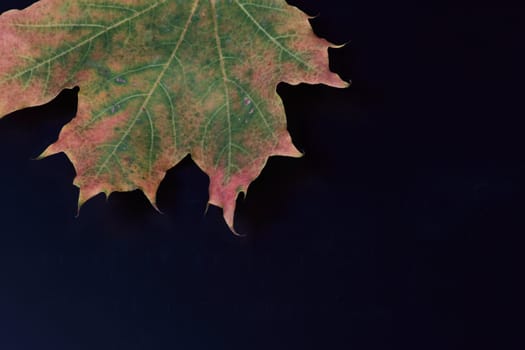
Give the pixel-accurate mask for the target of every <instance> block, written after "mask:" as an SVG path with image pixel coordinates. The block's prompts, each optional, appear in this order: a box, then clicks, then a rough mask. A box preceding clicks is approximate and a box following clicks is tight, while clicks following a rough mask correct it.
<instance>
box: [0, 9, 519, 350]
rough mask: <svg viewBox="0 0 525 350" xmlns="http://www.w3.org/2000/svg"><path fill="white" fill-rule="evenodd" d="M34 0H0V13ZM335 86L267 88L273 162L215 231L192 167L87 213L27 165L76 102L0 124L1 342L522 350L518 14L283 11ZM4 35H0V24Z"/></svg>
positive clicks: (62, 173) (66, 170) (39, 166)
mask: <svg viewBox="0 0 525 350" xmlns="http://www.w3.org/2000/svg"><path fill="white" fill-rule="evenodd" d="M30 3H31V1H5V0H4V1H2V4H1V5H0V12H1V11H4V10H6V9H9V8H14V7H23V6H26V5H28V4H30ZM293 4H296V5H299V6H300V7H301V8H302V9H304V10H306V11H307V12H308V13H310V14H312V15H313V14H317V13H321V14H322V15H321V16H320V17H318V18H316V19H314V20H312V25H313V27H314V29H315V31H316V32H317V33H318V34H319V35H321V36H323V37H326V38H328V39H329V40H331V41H333V42H336V43H343V42H347V41H349V40H351V42H350V43H349V44H348V45H347V46H346V47H344V48H342V49H339V50H332V51H331V53H330V55H331V67H332V70H334V71H336V72H338V73H340V74H341V75H342V77H343V78H345V79H352V81H353V85H352V87H351V88H350V89H347V90H336V89H331V88H327V87H323V86H306V85H301V86H297V87H291V86H288V85H285V84H282V85H280V86H279V87H278V92H279V93H280V95H281V96H282V98H283V100H284V104H285V107H286V110H287V116H288V120H289V129H290V131H291V134H292V136H293V139H294V141H295V143H296V145H297V146H298V147H299V149H301V150H302V151H304V152H305V153H306V156H305V157H304V158H302V159H287V158H275V159H271V160H270V161H269V164H268V166H267V167H266V169H265V170H264V172H263V174H262V175H261V176H260V178H258V179H257V180H256V181H255V182H254V183H253V185H252V186H251V187H250V190H249V193H248V197H247V198H246V199H245V200H243V199H240V200H239V201H238V210H237V216H236V218H237V227H238V229H239V230H240V231H242V232H243V233H245V234H246V235H247V237H245V238H238V237H235V236H233V235H232V234H230V233H229V232H228V229H227V228H226V227H225V225H224V223H223V221H222V218H221V212H220V210H218V209H216V208H213V207H212V208H210V210H209V211H208V213H207V214H204V211H205V205H206V200H207V186H208V179H207V177H206V175H204V174H203V173H202V172H200V171H199V169H198V168H197V167H196V166H195V165H194V164H193V163H192V162H191V160H189V159H186V160H185V161H183V162H182V163H181V164H179V165H177V166H176V167H175V168H174V169H172V170H171V171H169V173H168V175H167V177H166V179H165V180H164V182H163V183H162V185H161V187H160V189H159V192H158V198H159V207H160V209H161V210H162V211H163V212H164V214H162V215H161V214H159V213H157V212H155V211H154V209H153V208H152V207H151V206H150V205H149V204H148V203H147V201H146V199H145V197H144V196H143V195H142V194H141V193H139V192H132V193H118V194H113V195H111V196H110V198H109V201H106V200H105V199H104V198H103V197H102V196H99V197H96V198H94V199H92V200H91V201H89V202H88V203H87V204H86V205H85V206H84V207H83V209H82V211H81V214H80V217H79V218H75V209H76V198H77V189H76V188H75V187H74V186H73V185H72V179H73V177H74V169H73V167H72V165H71V164H70V163H69V161H68V160H67V158H66V157H65V156H63V155H58V156H53V157H51V158H49V159H46V160H43V161H33V160H30V159H31V158H32V157H34V156H36V155H38V154H39V153H40V152H41V151H42V150H43V149H44V148H45V147H46V146H47V145H48V144H49V143H50V142H52V141H53V140H54V139H56V137H57V135H58V132H59V130H60V127H61V126H62V125H63V124H64V123H65V122H67V121H68V120H70V119H71V118H72V117H73V116H74V113H75V103H76V93H75V91H65V92H64V93H63V94H61V95H60V96H59V97H58V98H57V99H56V100H55V101H53V102H51V103H50V104H48V105H46V106H43V107H38V108H32V109H28V110H24V111H19V112H16V113H13V114H12V115H10V116H8V117H7V118H5V119H3V120H0V159H1V164H2V167H1V171H0V193H1V196H0V209H1V211H0V349H2V350H4V349H5V350H12V349H54V350H58V349H68V350H69V349H167V348H170V349H358V350H361V349H381V350H386V349H425V350H431V349H436V350H437V349H440V350H442V349H479V348H482V347H487V348H491V349H518V348H522V346H523V344H522V343H520V338H519V331H521V327H520V326H519V324H520V323H519V322H518V319H519V317H521V315H522V314H521V313H520V311H519V309H518V301H519V300H521V299H522V296H523V294H522V292H521V291H520V290H519V289H518V287H519V285H520V283H521V279H522V278H523V277H522V276H523V272H522V269H521V268H520V267H521V266H520V264H522V259H521V255H522V251H523V239H522V238H521V237H522V235H523V233H524V232H525V230H524V228H525V225H524V223H523V215H524V212H525V205H524V194H525V193H524V192H525V191H524V185H523V184H524V182H523V180H524V178H525V159H524V155H523V151H524V147H523V146H524V142H523V136H522V135H523V131H524V130H525V129H524V125H523V124H524V123H523V117H524V113H523V108H522V105H521V102H522V101H520V100H522V92H523V88H522V82H523V79H522V73H523V64H524V62H525V60H523V55H522V53H523V52H522V50H523V45H524V41H523V35H522V34H523V30H522V28H520V27H521V24H522V22H523V16H522V13H523V10H524V9H523V8H522V7H516V6H515V7H512V6H510V5H508V4H504V3H502V2H480V1H476V2H471V3H467V2H461V3H459V2H451V3H450V4H448V3H446V2H439V3H438V2H436V3H429V2H423V1H420V2H401V3H400V2H392V1H383V2H381V1H342V0H340V1H336V0H332V1H323V2H322V4H321V2H318V1H306V0H305V1H299V0H297V1H294V2H293ZM0 35H1V33H0Z"/></svg>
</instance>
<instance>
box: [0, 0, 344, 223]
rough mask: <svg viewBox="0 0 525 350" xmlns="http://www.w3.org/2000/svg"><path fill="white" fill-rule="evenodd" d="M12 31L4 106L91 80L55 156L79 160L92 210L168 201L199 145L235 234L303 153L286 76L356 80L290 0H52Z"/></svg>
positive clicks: (1, 32)
mask: <svg viewBox="0 0 525 350" xmlns="http://www.w3.org/2000/svg"><path fill="white" fill-rule="evenodd" d="M0 38H1V40H0V95H1V96H3V97H2V99H0V116H4V115H6V114H7V113H10V112H13V111H15V110H18V109H21V108H24V107H28V106H33V105H38V104H43V103H46V102H48V101H49V100H50V99H52V98H53V97H55V96H56V95H57V94H58V93H59V92H60V91H61V90H63V89H64V88H71V87H74V86H77V85H78V86H79V87H80V92H79V95H78V98H79V102H78V111H77V116H76V118H74V119H73V121H71V122H70V123H69V124H67V125H66V126H65V127H64V128H63V130H62V131H61V133H60V137H59V139H58V141H57V142H56V143H54V144H52V145H51V146H50V147H49V148H48V149H47V150H46V151H45V152H44V153H43V154H42V157H45V156H49V155H51V154H55V153H58V152H64V153H65V154H66V155H67V156H68V157H69V159H70V160H71V161H72V163H73V165H74V167H75V170H76V177H75V180H74V183H75V185H76V186H78V187H79V188H80V194H79V207H80V206H81V205H82V204H83V203H84V202H85V201H86V200H88V199H89V198H91V197H93V196H95V195H96V194H98V193H100V192H104V193H105V194H106V195H108V194H109V193H110V192H113V191H130V190H134V189H137V188H138V189H141V190H142V191H143V192H144V193H145V195H146V196H147V198H148V199H149V200H150V201H151V203H152V204H153V205H155V195H156V191H157V188H158V186H159V184H160V182H161V181H162V179H163V178H164V176H165V173H166V171H167V170H168V169H170V168H172V167H173V166H174V165H175V164H177V163H178V162H179V161H180V160H181V159H182V158H184V157H185V156H186V155H188V154H191V157H192V159H193V160H194V161H195V162H196V163H197V165H198V166H199V167H200V168H201V169H202V170H203V171H204V172H205V173H206V174H208V176H209V178H210V187H209V196H210V197H209V203H210V204H213V205H216V206H219V207H222V208H223V215H224V219H225V221H226V223H227V224H228V226H229V227H230V229H232V231H233V215H234V210H235V201H236V198H237V196H238V194H239V193H240V192H244V193H246V191H247V188H248V185H249V184H250V183H251V182H252V181H253V180H254V179H255V178H256V177H257V176H258V175H259V173H260V172H261V170H262V168H263V167H264V165H265V163H266V161H267V159H268V158H269V157H270V156H274V155H282V156H291V157H296V156H300V155H301V154H300V152H298V151H297V149H296V148H295V147H294V146H293V144H292V142H291V138H290V135H289V134H288V131H287V129H286V117H285V113H284V107H283V104H282V101H281V99H280V97H279V96H278V95H277V93H276V86H277V84H278V83H279V82H281V81H282V82H287V83H290V84H298V83H301V82H305V83H310V84H318V83H322V84H326V85H330V86H334V87H346V86H348V84H347V83H345V82H343V81H342V80H341V79H340V78H339V76H338V75H336V74H335V73H332V72H330V70H329V68H328V47H330V46H332V45H331V44H330V43H329V42H327V41H326V40H324V39H321V38H318V37H317V36H316V35H315V34H314V33H313V31H312V29H311V27H310V24H309V23H308V17H307V15H306V14H304V13H303V12H301V11H300V10H299V9H297V8H295V7H292V6H290V5H288V4H287V3H286V2H285V1H284V0H243V1H240V0H229V1H226V0H222V1H221V0H200V1H199V0H193V1H190V0H156V1H151V0H109V1H108V0H77V1H66V0H41V1H39V2H37V3H35V4H34V5H32V6H30V7H29V8H27V9H25V10H22V11H18V10H12V11H8V12H5V13H4V14H2V15H1V16H0ZM233 232H235V231H233Z"/></svg>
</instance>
